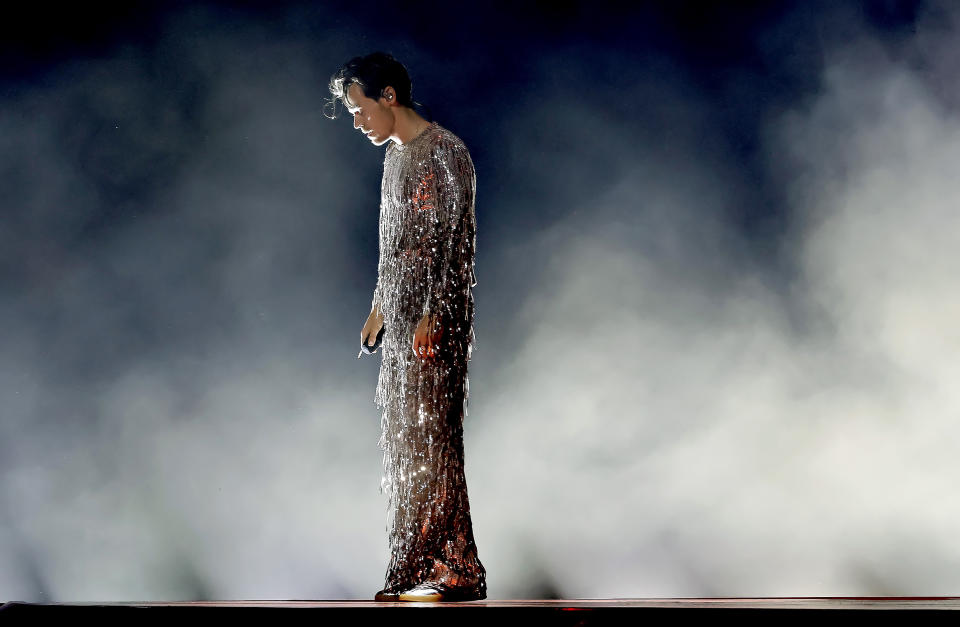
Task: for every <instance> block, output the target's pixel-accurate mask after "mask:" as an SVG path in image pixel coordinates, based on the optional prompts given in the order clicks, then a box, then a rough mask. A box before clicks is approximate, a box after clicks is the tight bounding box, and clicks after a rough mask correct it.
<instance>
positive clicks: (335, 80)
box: [324, 52, 419, 119]
mask: <svg viewBox="0 0 960 627" xmlns="http://www.w3.org/2000/svg"><path fill="white" fill-rule="evenodd" d="M353 83H356V84H357V85H359V86H360V88H361V89H362V90H363V94H364V95H365V96H366V97H367V98H373V99H374V100H379V99H380V97H381V96H382V95H383V90H384V89H385V88H386V87H388V86H389V87H393V89H394V91H396V92H397V104H401V105H403V106H405V107H410V108H411V109H412V108H413V106H414V104H415V103H414V101H413V100H411V98H410V88H411V85H410V75H409V74H408V73H407V68H405V67H404V66H403V64H402V63H400V62H399V61H397V60H396V59H394V58H393V57H392V56H390V55H389V54H387V53H386V52H374V53H372V54H368V55H367V56H365V57H354V58H352V59H350V60H349V61H347V62H346V63H344V64H343V66H341V67H340V69H339V70H337V71H336V72H334V73H333V76H331V77H330V85H329V87H330V93H331V94H333V96H332V97H331V98H330V100H329V101H327V103H326V105H325V106H324V115H326V116H327V117H328V118H330V119H336V117H337V101H338V100H339V101H341V102H345V101H346V100H345V99H346V97H347V90H348V89H350V85H352V84H353ZM416 104H419V103H416ZM327 110H329V113H327Z"/></svg>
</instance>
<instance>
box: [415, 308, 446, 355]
mask: <svg viewBox="0 0 960 627" xmlns="http://www.w3.org/2000/svg"><path fill="white" fill-rule="evenodd" d="M442 334H443V329H441V328H440V325H439V324H437V319H436V316H431V315H430V314H427V315H425V316H424V317H423V318H421V319H420V324H418V325H417V330H416V331H415V332H414V334H413V354H414V355H416V356H417V357H419V358H420V359H421V360H426V359H432V358H434V357H436V356H437V355H438V353H439V351H440V336H441V335H442Z"/></svg>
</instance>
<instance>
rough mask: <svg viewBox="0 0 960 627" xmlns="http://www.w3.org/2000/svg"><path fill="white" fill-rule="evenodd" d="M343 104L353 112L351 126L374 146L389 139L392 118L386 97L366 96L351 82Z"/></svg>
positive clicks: (391, 130)
mask: <svg viewBox="0 0 960 627" xmlns="http://www.w3.org/2000/svg"><path fill="white" fill-rule="evenodd" d="M344 104H345V105H346V106H347V111H349V112H350V113H352V114H353V128H355V129H359V130H360V132H361V133H363V134H364V135H366V136H367V138H368V139H370V141H371V142H373V144H374V145H375V146H382V145H383V144H384V143H386V141H387V140H389V139H390V135H391V134H392V133H393V122H394V119H393V114H392V113H391V112H390V107H389V105H388V104H387V100H386V98H383V97H381V98H380V100H374V99H373V98H368V97H367V96H366V95H364V93H363V89H361V88H360V86H359V85H357V84H356V83H352V84H351V85H350V87H349V88H348V89H347V95H346V98H344Z"/></svg>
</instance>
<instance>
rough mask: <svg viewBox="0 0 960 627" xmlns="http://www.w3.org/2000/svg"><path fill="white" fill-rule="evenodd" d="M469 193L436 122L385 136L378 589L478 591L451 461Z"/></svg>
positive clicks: (458, 467)
mask: <svg viewBox="0 0 960 627" xmlns="http://www.w3.org/2000/svg"><path fill="white" fill-rule="evenodd" d="M475 194H476V176H475V172H474V168H473V162H472V160H471V159H470V153H469V152H468V151H467V148H466V146H465V145H464V144H463V142H462V141H461V140H460V138H459V137H457V136H456V135H454V134H453V133H451V132H450V131H449V130H447V129H445V128H443V127H442V126H440V125H439V124H437V123H436V122H433V123H431V124H430V126H429V127H428V128H427V129H426V130H424V131H423V132H421V133H420V134H419V135H417V136H416V137H415V138H413V139H412V140H410V141H409V142H407V143H406V144H403V145H399V144H396V143H395V142H390V143H389V144H388V147H387V151H386V155H385V157H384V163H383V181H382V185H381V204H380V262H379V276H378V279H377V287H376V290H375V292H374V297H373V303H374V304H379V305H380V312H381V314H382V315H383V318H384V327H385V331H384V335H383V344H382V362H381V366H380V376H379V379H378V382H377V390H376V397H375V401H376V404H377V406H378V407H379V408H380V409H381V410H382V412H383V413H382V418H381V425H382V429H383V432H382V435H381V438H380V447H381V448H382V449H383V470H384V474H383V482H382V490H383V492H384V493H385V494H387V496H388V497H389V517H388V523H387V530H388V533H389V537H390V550H391V559H390V565H389V567H388V569H387V574H386V584H385V588H384V589H385V590H386V591H389V592H397V591H401V590H403V589H406V588H410V587H412V586H414V585H417V584H419V583H425V582H430V583H438V584H441V585H443V586H446V587H448V588H452V589H456V590H458V591H476V592H479V593H482V594H483V596H485V595H486V571H485V570H484V567H483V565H482V564H481V563H480V560H479V559H478V557H477V548H476V544H475V543H474V538H473V527H472V524H471V520H470V505H469V501H468V500H467V484H466V480H465V478H464V466H463V419H464V416H465V415H466V413H467V401H468V397H469V382H468V378H467V362H468V360H469V359H470V355H471V352H472V350H473V346H474V344H475V335H474V330H473V310H474V305H473V292H472V288H473V286H474V285H475V284H476V275H475V273H474V254H475V251H476V217H475V214H474V197H475ZM427 313H429V314H431V315H432V316H435V317H437V318H438V319H439V327H440V329H441V334H440V340H439V352H438V355H437V357H435V358H433V359H429V360H426V361H422V360H421V359H420V358H418V357H416V356H415V355H414V353H413V336H414V331H415V330H416V328H417V325H418V324H419V322H420V320H421V318H422V317H423V316H424V315H425V314H427ZM481 598H482V597H481Z"/></svg>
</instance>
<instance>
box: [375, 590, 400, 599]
mask: <svg viewBox="0 0 960 627" xmlns="http://www.w3.org/2000/svg"><path fill="white" fill-rule="evenodd" d="M373 600H374V601H399V600H400V593H399V592H387V590H386V588H384V589H383V590H381V591H380V592H378V593H376V594H375V595H374V597H373Z"/></svg>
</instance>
